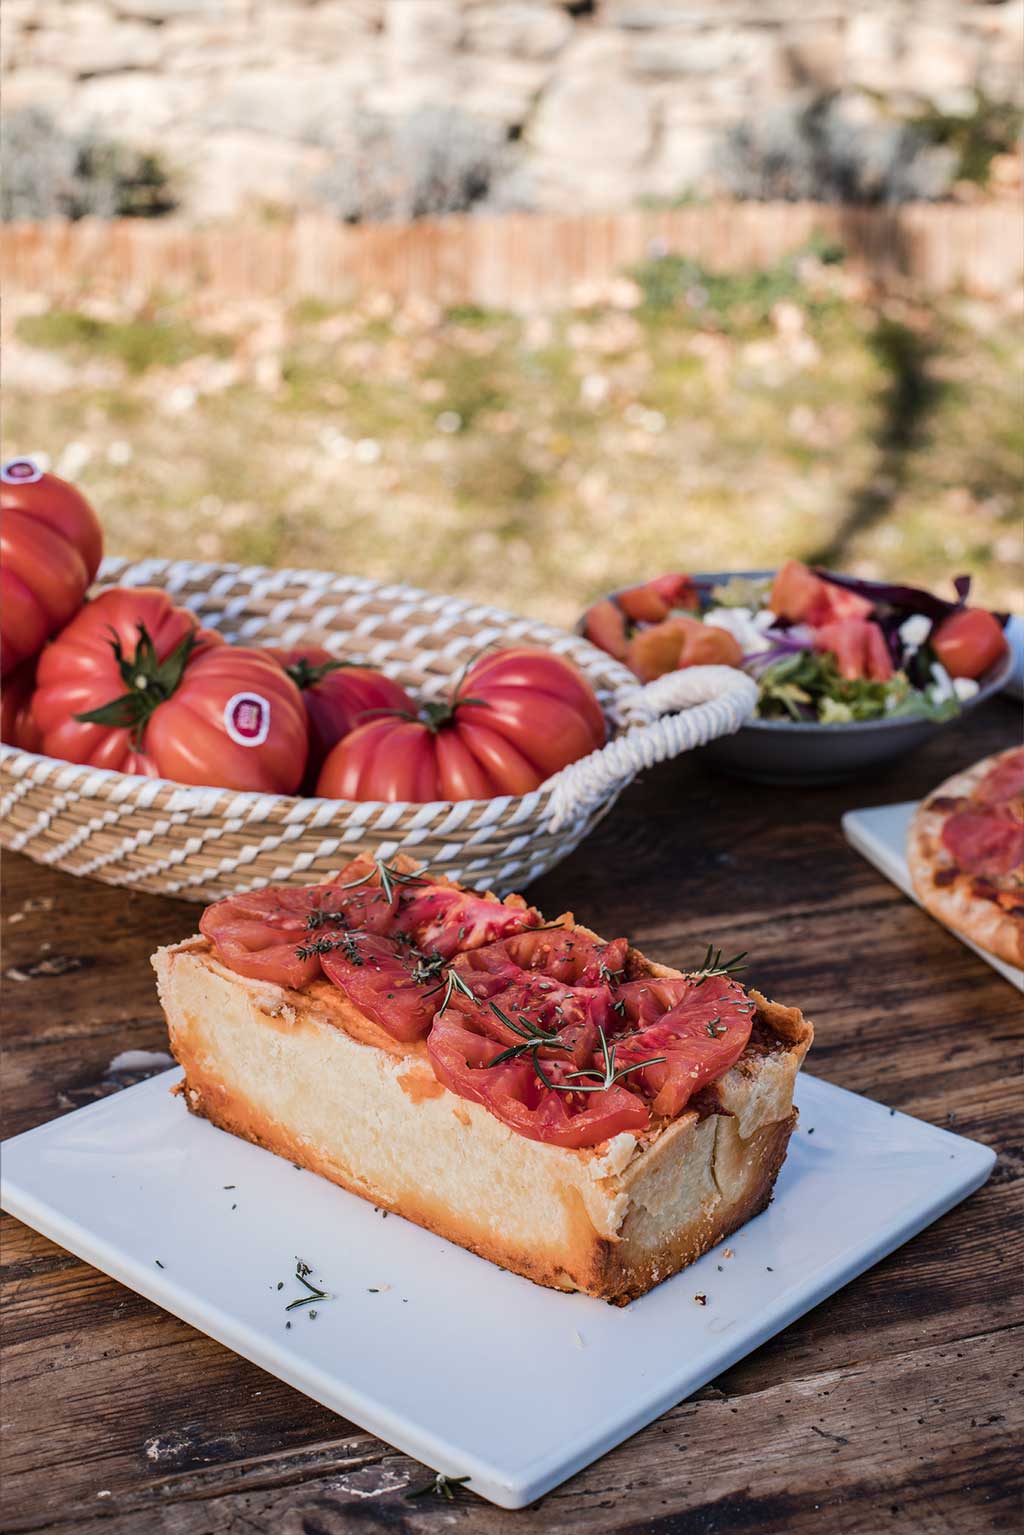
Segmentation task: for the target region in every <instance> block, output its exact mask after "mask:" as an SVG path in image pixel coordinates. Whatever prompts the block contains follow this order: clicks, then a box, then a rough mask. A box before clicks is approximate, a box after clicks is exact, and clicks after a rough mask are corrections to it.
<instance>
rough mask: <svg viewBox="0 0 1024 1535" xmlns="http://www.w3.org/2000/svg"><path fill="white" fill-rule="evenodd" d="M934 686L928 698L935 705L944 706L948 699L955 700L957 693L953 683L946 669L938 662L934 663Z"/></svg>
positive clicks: (929, 691) (930, 689)
mask: <svg viewBox="0 0 1024 1535" xmlns="http://www.w3.org/2000/svg"><path fill="white" fill-rule="evenodd" d="M932 678H933V681H932V685H931V687H930V688H929V689H928V696H929V697H930V698H931V701H932V703H933V704H944V703H945V702H946V700H947V699H948V698H955V697H956V691H955V689H954V687H953V681H952V678H951V677H950V675H949V673H948V672H947V670H946V668H945V667H944V666H942V665H941V664H940V663H939V662H938V661H933V663H932Z"/></svg>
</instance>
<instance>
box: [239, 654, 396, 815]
mask: <svg viewBox="0 0 1024 1535" xmlns="http://www.w3.org/2000/svg"><path fill="white" fill-rule="evenodd" d="M267 654H268V655H271V656H274V658H275V659H276V660H277V661H278V662H279V663H280V664H281V666H283V667H284V669H285V671H286V672H287V673H288V675H289V677H290V678H291V679H292V681H293V682H294V683H295V685H296V687H297V688H298V689H299V691H300V693H301V694H302V702H303V704H304V705H305V709H306V719H307V721H308V724H309V756H308V758H307V760H306V774H305V778H304V780H303V785H302V787H303V791H304V792H305V793H308V794H313V793H315V791H316V781H317V779H318V778H319V776H320V769H321V768H322V767H323V765H324V762H325V761H326V760H327V757H328V755H329V753H330V751H331V749H332V747H334V746H337V744H338V742H339V741H340V740H341V739H342V737H343V736H347V735H348V733H349V731H350V730H354V729H355V728H356V726H357V725H361V724H364V723H365V722H366V720H367V719H368V718H370V717H373V716H376V715H377V714H378V713H379V711H381V710H385V709H386V710H398V711H399V712H401V713H409V714H415V712H416V705H415V703H414V702H413V700H412V699H411V698H410V697H409V695H408V693H407V692H406V691H405V689H404V688H403V687H400V686H399V685H398V683H397V682H392V680H391V678H390V677H385V676H384V674H383V672H377V671H373V670H372V669H371V668H370V667H368V666H351V665H346V664H345V663H344V662H343V661H339V660H338V659H337V658H336V657H335V656H332V655H331V653H330V651H327V650H324V649H322V648H321V647H320V646H317V645H306V646H300V647H298V648H297V649H294V650H281V649H278V648H277V647H273V646H268V647H267Z"/></svg>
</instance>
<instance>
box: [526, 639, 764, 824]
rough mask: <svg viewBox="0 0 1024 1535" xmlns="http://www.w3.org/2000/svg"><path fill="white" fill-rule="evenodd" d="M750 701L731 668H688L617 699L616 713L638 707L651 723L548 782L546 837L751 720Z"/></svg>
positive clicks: (749, 689) (749, 688)
mask: <svg viewBox="0 0 1024 1535" xmlns="http://www.w3.org/2000/svg"><path fill="white" fill-rule="evenodd" d="M757 698H758V688H757V683H756V682H754V680H753V678H751V677H748V676H747V674H746V672H741V671H738V670H736V668H735V667H732V666H690V667H687V668H686V669H685V670H683V671H676V672H666V673H665V675H664V676H663V677H658V678H656V679H655V681H654V682H648V683H647V684H646V686H643V687H638V688H636V690H635V691H633V692H625V693H620V694H619V695H618V697H617V699H616V703H617V704H618V705H619V706H620V707H621V706H622V705H623V704H625V703H629V704H630V705H631V706H633V707H636V706H638V705H639V707H641V708H643V709H646V710H648V711H649V712H651V713H653V714H656V715H657V716H658V718H656V719H654V720H652V721H651V723H650V724H647V725H634V726H633V728H632V729H631V730H627V731H626V732H625V734H624V735H621V736H619V737H618V738H617V739H616V740H614V741H609V742H608V744H607V746H602V747H601V748H600V749H599V750H598V751H595V752H591V753H590V755H589V756H587V757H581V758H580V759H579V761H578V762H571V763H570V764H569V766H568V767H566V768H563V769H562V771H561V772H560V773H558V774H557V775H556V777H555V779H554V781H553V783H552V788H551V802H550V803H551V810H550V815H549V818H548V829H549V830H550V831H552V832H557V831H559V830H560V829H561V828H562V827H563V826H565V825H566V824H567V823H572V822H579V821H582V820H584V819H586V818H587V817H588V816H589V815H591V814H592V812H593V811H594V810H595V809H596V808H597V806H598V805H600V804H601V803H602V802H603V801H605V800H607V799H608V798H609V796H611V795H613V794H617V793H618V792H619V791H620V790H621V789H623V788H625V786H626V784H627V783H629V782H630V781H631V780H632V779H633V778H635V777H636V775H637V773H639V772H640V771H641V770H642V769H643V768H649V767H653V766H654V764H655V763H656V762H666V761H667V760H668V759H669V758H670V757H678V756H679V755H680V753H681V752H685V751H692V750H693V748H694V747H695V746H703V745H704V744H705V742H707V741H712V740H714V739H715V738H716V737H717V736H724V735H731V734H732V733H733V731H735V730H739V728H740V726H741V725H742V724H743V722H744V720H746V719H749V717H750V715H751V714H753V712H754V709H755V707H756V705H757Z"/></svg>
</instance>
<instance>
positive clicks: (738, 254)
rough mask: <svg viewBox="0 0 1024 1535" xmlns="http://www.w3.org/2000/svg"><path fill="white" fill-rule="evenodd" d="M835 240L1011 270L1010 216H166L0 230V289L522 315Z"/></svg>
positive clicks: (950, 278)
mask: <svg viewBox="0 0 1024 1535" xmlns="http://www.w3.org/2000/svg"><path fill="white" fill-rule="evenodd" d="M814 234H820V235H821V236H823V237H825V238H826V239H828V240H830V241H835V242H836V243H837V244H839V245H841V246H842V247H843V248H844V250H845V251H846V255H847V261H848V263H849V264H850V265H851V266H853V267H854V268H858V269H862V270H864V271H866V272H867V273H868V274H870V276H871V277H872V279H873V280H875V281H877V282H878V283H879V284H881V285H883V286H892V285H900V284H911V285H913V286H914V287H916V288H918V289H920V290H921V291H923V292H930V293H938V292H948V291H950V290H953V289H963V290H965V291H966V292H969V293H975V294H981V295H996V294H1007V293H1010V292H1012V291H1014V290H1015V289H1016V288H1017V287H1018V285H1019V284H1020V282H1021V277H1022V269H1024V253H1022V242H1021V221H1020V213H1019V210H1018V209H1017V206H1016V204H1015V203H985V204H980V205H960V204H914V205H906V206H903V207H899V208H893V209H876V208H842V207H824V206H818V205H808V204H794V203H781V204H762V203H741V204H721V205H709V206H700V207H692V208H679V209H671V210H635V211H631V212H626V213H615V214H608V215H594V214H586V215H579V216H570V217H560V216H557V215H552V214H523V215H515V216H505V217H501V218H482V217H481V218H474V217H468V216H467V217H459V218H447V219H437V220H422V221H420V222H417V223H414V224H365V225H359V226H346V225H343V224H339V223H337V222H335V221H333V220H331V219H329V218H326V217H325V216H323V215H320V214H317V215H308V216H302V217H297V218H296V219H295V220H294V221H292V222H290V223H283V224H267V225H245V224H243V225H236V226H225V227H210V228H205V229H204V228H193V227H191V226H189V225H186V224H182V223H179V222H177V221H175V220H173V219H164V220H140V219H126V220H120V221H114V222H101V221H93V220H85V219H83V220H82V221H81V222H79V223H75V224H70V223H60V222H55V223H48V224H8V225H6V226H5V228H4V232H3V246H4V259H3V277H4V282H5V284H6V286H7V291H11V290H22V291H23V290H30V291H32V292H35V293H41V294H44V295H46V296H47V297H49V298H51V299H54V300H62V301H66V302H69V301H73V299H74V297H75V295H76V294H82V293H84V292H87V291H88V292H90V293H94V292H103V291H106V290H110V291H113V292H125V291H127V292H130V293H132V294H145V293H147V292H160V293H166V294H175V293H181V292H192V291H195V290H197V289H203V290H205V291H207V292H210V293H215V294H220V293H223V294H224V295H225V296H230V297H232V298H235V299H238V298H254V297H259V298H274V299H279V300H282V301H285V302H289V301H291V300H294V299H299V298H304V297H313V298H321V299H325V300H328V301H340V302H344V301H347V300H349V299H351V298H353V297H355V296H357V295H358V294H360V293H365V292H368V291H384V292H388V293H391V294H393V295H394V296H395V297H396V298H399V299H404V298H408V297H411V296H414V295H418V296H423V297H427V298H430V299H432V300H434V301H436V302H438V303H441V304H444V305H452V304H478V305H481V306H485V307H493V308H502V309H512V310H519V311H528V310H532V309H545V308H555V307H558V306H560V305H563V304H566V303H570V302H573V301H574V300H576V301H578V300H579V298H580V296H581V293H585V292H586V290H587V288H588V286H590V285H593V284H601V283H605V282H607V281H608V280H609V279H610V278H613V277H615V276H617V275H619V274H621V273H622V272H624V271H627V270H628V269H629V268H630V267H631V266H633V265H635V264H636V263H637V262H639V261H642V260H644V258H645V257H647V256H649V255H651V254H653V253H655V252H668V251H672V252H678V253H680V254H682V255H686V256H691V257H695V258H696V259H698V260H700V261H701V262H703V263H705V264H706V265H707V266H708V267H709V268H711V269H714V270H720V271H739V270H743V269H750V268H755V267H760V266H766V265H770V264H772V263H774V262H776V261H778V260H779V259H780V258H782V257H783V256H785V255H786V254H787V253H788V252H790V251H792V250H794V249H796V248H798V247H800V246H801V245H803V244H804V243H805V242H806V241H807V240H808V239H809V238H810V237H811V236H812V235H814Z"/></svg>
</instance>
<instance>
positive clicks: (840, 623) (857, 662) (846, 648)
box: [814, 618, 893, 682]
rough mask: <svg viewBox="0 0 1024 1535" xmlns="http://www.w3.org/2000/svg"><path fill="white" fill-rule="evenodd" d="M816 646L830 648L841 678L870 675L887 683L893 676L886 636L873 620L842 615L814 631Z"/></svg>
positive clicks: (872, 679)
mask: <svg viewBox="0 0 1024 1535" xmlns="http://www.w3.org/2000/svg"><path fill="white" fill-rule="evenodd" d="M814 648H815V650H818V651H831V653H832V654H833V655H834V656H835V658H836V664H837V666H838V667H839V675H840V677H845V678H847V679H848V680H850V681H853V680H854V679H857V678H861V677H867V678H868V679H869V680H870V681H872V682H888V680H889V678H890V677H891V676H892V675H893V664H892V656H891V655H890V654H889V647H888V645H887V644H886V643H885V635H884V634H883V633H882V631H881V629H880V628H879V627H878V625H877V624H876V623H872V622H871V620H870V619H866V618H840V619H835V620H833V622H832V623H829V624H823V625H822V627H821V628H820V629H815V631H814Z"/></svg>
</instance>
